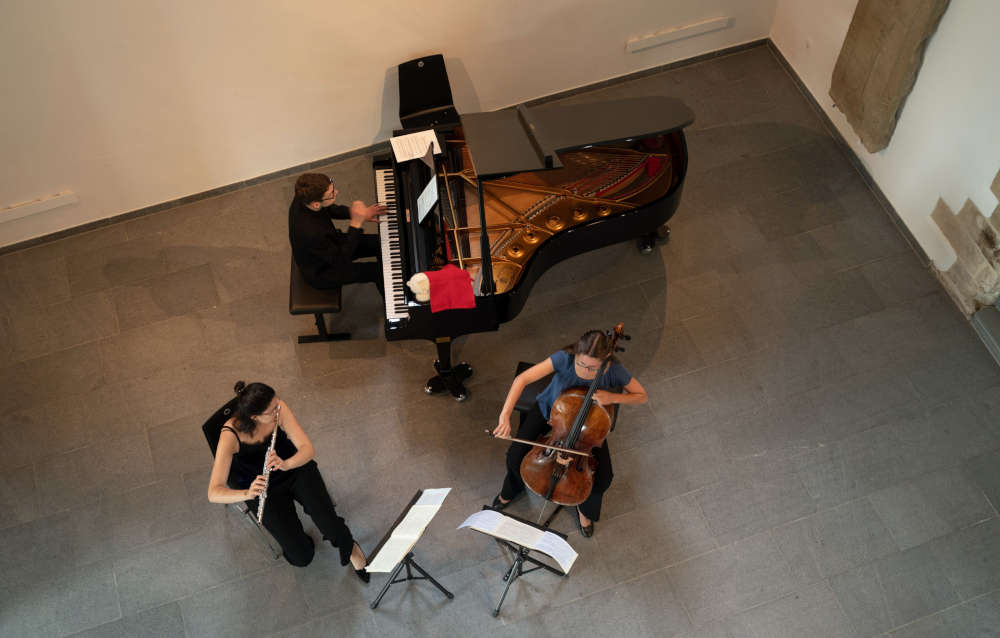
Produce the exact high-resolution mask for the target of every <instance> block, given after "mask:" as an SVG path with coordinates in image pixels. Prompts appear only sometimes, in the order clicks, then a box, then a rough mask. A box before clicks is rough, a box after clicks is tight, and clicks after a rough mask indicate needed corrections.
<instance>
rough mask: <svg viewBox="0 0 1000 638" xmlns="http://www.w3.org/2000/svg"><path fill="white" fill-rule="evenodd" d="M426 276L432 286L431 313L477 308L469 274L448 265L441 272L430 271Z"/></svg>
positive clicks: (452, 265)
mask: <svg viewBox="0 0 1000 638" xmlns="http://www.w3.org/2000/svg"><path fill="white" fill-rule="evenodd" d="M424 274H425V275H427V281H428V282H429V283H430V286H431V312H441V311H442V310H451V309H452V308H475V307H476V296H475V295H474V294H473V292H472V278H471V277H469V273H467V272H465V271H464V270H462V269H461V268H459V267H457V266H455V265H454V264H448V265H447V266H445V267H444V268H442V269H441V270H428V271H427V272H425V273H424Z"/></svg>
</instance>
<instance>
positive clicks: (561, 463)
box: [521, 323, 629, 506]
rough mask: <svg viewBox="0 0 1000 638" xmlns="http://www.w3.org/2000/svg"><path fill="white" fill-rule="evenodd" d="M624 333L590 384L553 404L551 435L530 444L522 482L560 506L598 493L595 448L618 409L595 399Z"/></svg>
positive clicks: (614, 338)
mask: <svg viewBox="0 0 1000 638" xmlns="http://www.w3.org/2000/svg"><path fill="white" fill-rule="evenodd" d="M624 329H625V324H623V323H619V324H618V325H617V326H615V329H614V334H613V335H611V348H610V350H609V352H608V355H607V356H606V357H605V358H604V360H603V361H602V362H601V367H600V370H598V372H597V374H596V375H594V379H593V380H592V381H591V382H590V385H589V386H575V387H571V388H567V389H566V390H564V391H563V392H562V394H560V395H559V398H558V399H556V401H555V402H554V403H553V404H552V409H551V411H550V413H549V426H550V427H551V428H552V431H551V432H550V433H549V434H547V435H546V436H544V437H543V438H541V439H539V440H538V441H525V443H530V444H531V445H533V446H535V447H533V449H532V450H531V451H530V452H528V454H527V455H525V457H524V459H523V460H522V461H521V478H522V479H523V480H524V484H525V486H526V487H527V488H528V489H529V490H531V491H532V492H534V493H535V494H538V495H539V496H541V497H543V498H544V499H546V500H548V501H552V502H553V503H556V504H557V505H567V506H572V505H579V504H580V503H582V502H584V501H585V500H587V497H588V496H590V492H591V490H592V489H593V485H594V471H595V469H596V467H597V459H595V458H594V456H593V454H592V453H591V450H592V449H594V448H599V447H601V446H602V445H604V439H606V438H607V436H608V433H609V432H610V431H611V426H612V424H613V423H614V416H615V412H614V410H615V409H617V408H616V406H602V405H600V404H598V403H596V402H595V401H594V399H593V397H594V393H595V392H596V391H597V390H598V388H599V386H600V383H601V379H602V378H603V377H604V373H605V372H607V370H608V368H609V367H610V366H611V363H612V360H613V357H614V353H615V352H621V351H622V350H624V348H619V347H618V341H619V339H625V340H628V339H629V337H628V336H627V335H625V334H624ZM566 457H569V458H568V462H567V461H566Z"/></svg>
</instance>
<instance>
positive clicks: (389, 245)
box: [375, 168, 410, 321]
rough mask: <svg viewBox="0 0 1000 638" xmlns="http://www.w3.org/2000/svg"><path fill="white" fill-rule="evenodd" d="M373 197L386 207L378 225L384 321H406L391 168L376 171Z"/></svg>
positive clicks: (394, 192) (406, 313)
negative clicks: (383, 288) (383, 294)
mask: <svg viewBox="0 0 1000 638" xmlns="http://www.w3.org/2000/svg"><path fill="white" fill-rule="evenodd" d="M375 197H376V199H377V201H379V202H381V203H383V204H385V207H386V213H385V215H382V217H381V218H380V219H379V222H378V236H379V240H380V241H381V243H382V278H383V281H384V283H385V318H386V320H388V321H399V320H401V319H408V318H409V317H410V312H409V310H407V308H406V295H405V293H404V286H405V285H406V282H404V281H403V257H402V254H401V253H400V249H399V243H400V238H399V217H400V216H399V213H398V211H397V210H396V181H395V179H394V178H393V173H392V169H391V168H377V169H375Z"/></svg>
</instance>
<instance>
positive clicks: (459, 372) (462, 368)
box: [451, 361, 472, 381]
mask: <svg viewBox="0 0 1000 638" xmlns="http://www.w3.org/2000/svg"><path fill="white" fill-rule="evenodd" d="M451 372H452V374H454V375H455V376H456V377H457V378H458V380H459V381H465V380H466V379H468V378H469V377H471V376H472V366H470V365H469V364H468V363H466V362H465V361H463V362H462V363H460V364H458V365H457V366H455V367H454V368H452V369H451Z"/></svg>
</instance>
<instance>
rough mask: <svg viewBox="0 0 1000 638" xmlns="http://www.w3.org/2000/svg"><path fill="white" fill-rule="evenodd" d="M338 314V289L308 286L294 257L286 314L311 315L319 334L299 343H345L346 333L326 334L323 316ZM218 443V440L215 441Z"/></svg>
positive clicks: (349, 336)
mask: <svg viewBox="0 0 1000 638" xmlns="http://www.w3.org/2000/svg"><path fill="white" fill-rule="evenodd" d="M338 312H340V287H339V286H338V287H337V288H330V289H325V290H320V289H318V288H313V287H312V286H310V285H309V284H308V283H307V282H306V280H305V278H304V277H303V276H302V271H300V270H299V266H298V264H296V263H295V257H292V268H291V277H290V278H289V282H288V314H290V315H313V316H314V317H315V318H316V329H317V330H318V331H319V334H315V335H300V336H299V343H316V342H318V341H346V340H348V339H350V338H351V334H350V333H348V332H333V333H331V332H327V329H326V319H325V318H324V317H323V315H324V314H327V313H329V314H336V313H338ZM216 441H218V439H216Z"/></svg>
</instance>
